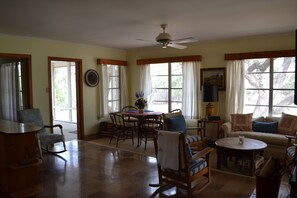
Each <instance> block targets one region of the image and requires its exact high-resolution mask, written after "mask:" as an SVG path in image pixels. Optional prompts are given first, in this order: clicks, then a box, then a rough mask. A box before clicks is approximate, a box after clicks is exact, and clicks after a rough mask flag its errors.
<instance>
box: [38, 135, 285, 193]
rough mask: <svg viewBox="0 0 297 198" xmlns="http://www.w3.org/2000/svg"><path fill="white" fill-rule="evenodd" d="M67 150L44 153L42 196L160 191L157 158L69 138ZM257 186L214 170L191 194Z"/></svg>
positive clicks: (249, 190)
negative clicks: (209, 179)
mask: <svg viewBox="0 0 297 198" xmlns="http://www.w3.org/2000/svg"><path fill="white" fill-rule="evenodd" d="M67 150H68V151H67V152H64V153H61V154H60V155H59V156H60V157H57V156H54V155H48V154H45V155H44V161H43V162H44V163H43V165H42V168H41V171H40V180H41V181H42V183H43V186H44V192H43V193H42V194H40V195H38V196H37V197H38V198H55V197H63V198H68V197H69V198H84V197H90V198H92V197H94V198H95V197H96V198H97V197H98V198H117V197H121V198H126V197H127V198H134V197H135V198H142V197H144V198H145V197H150V196H151V195H152V194H153V193H154V191H155V190H156V188H153V187H150V186H149V184H150V183H157V166H156V159H155V158H154V157H149V156H145V155H141V154H135V153H130V152H126V151H121V150H117V149H114V148H108V147H104V146H100V145H98V144H95V143H91V142H88V141H80V140H79V141H78V140H72V141H67ZM254 188H255V179H254V178H252V177H247V176H238V175H234V174H226V173H223V172H219V171H214V170H213V171H212V182H211V184H210V185H209V186H208V187H207V188H206V189H204V190H203V191H201V192H200V193H193V195H192V196H190V197H199V198H213V197H222V198H225V197H226V198H244V197H246V198H248V197H250V195H251V194H252V192H253V190H254ZM286 192H287V191H286ZM183 193H184V192H179V196H177V195H176V190H175V189H171V190H169V191H167V192H166V194H167V195H168V196H167V197H186V196H182V194H183ZM155 197H157V198H158V197H160V196H159V195H156V196H155Z"/></svg>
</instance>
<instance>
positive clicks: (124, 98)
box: [120, 66, 129, 107]
mask: <svg viewBox="0 0 297 198" xmlns="http://www.w3.org/2000/svg"><path fill="white" fill-rule="evenodd" d="M120 78H121V79H120V81H121V83H120V84H121V107H124V106H127V105H128V104H129V102H128V82H127V67H126V66H120Z"/></svg>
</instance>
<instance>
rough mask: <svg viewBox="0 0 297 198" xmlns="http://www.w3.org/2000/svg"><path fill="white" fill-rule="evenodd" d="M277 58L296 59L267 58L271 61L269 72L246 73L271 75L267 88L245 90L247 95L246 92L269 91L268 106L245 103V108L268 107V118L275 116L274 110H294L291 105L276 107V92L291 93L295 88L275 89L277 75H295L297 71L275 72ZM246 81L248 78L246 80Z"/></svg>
mask: <svg viewBox="0 0 297 198" xmlns="http://www.w3.org/2000/svg"><path fill="white" fill-rule="evenodd" d="M277 58H294V57H275V58H265V59H267V60H268V61H269V71H265V72H249V73H246V75H249V74H268V75H269V83H268V87H267V88H245V93H246V91H261V90H262V91H268V104H252V103H248V102H247V101H245V103H244V106H250V107H255V108H256V107H267V108H268V116H275V115H274V111H273V109H274V108H277V107H279V108H294V107H293V106H291V105H274V97H273V95H274V93H275V91H291V92H294V87H293V88H275V87H274V82H275V77H274V76H275V74H277V73H286V74H292V73H293V74H295V71H287V72H280V71H275V69H274V67H275V60H276V59H277ZM245 60H257V59H245ZM245 79H246V78H245ZM292 102H293V101H292Z"/></svg>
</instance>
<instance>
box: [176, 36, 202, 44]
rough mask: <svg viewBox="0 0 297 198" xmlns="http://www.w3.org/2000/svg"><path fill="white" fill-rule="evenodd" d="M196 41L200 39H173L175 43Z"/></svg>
mask: <svg viewBox="0 0 297 198" xmlns="http://www.w3.org/2000/svg"><path fill="white" fill-rule="evenodd" d="M196 41H198V40H197V39H195V38H194V37H188V38H182V39H176V40H173V42H175V43H190V42H196Z"/></svg>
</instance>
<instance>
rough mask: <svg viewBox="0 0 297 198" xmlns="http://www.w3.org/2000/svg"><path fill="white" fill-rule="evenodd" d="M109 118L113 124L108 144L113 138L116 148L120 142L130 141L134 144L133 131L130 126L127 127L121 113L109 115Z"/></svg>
mask: <svg viewBox="0 0 297 198" xmlns="http://www.w3.org/2000/svg"><path fill="white" fill-rule="evenodd" d="M109 116H110V118H111V121H112V124H113V132H112V135H111V137H110V140H109V144H110V143H111V141H112V139H113V138H116V140H117V143H116V147H118V144H119V141H120V140H126V139H132V144H134V129H133V127H131V126H127V124H126V123H125V120H124V117H123V116H122V115H121V113H109Z"/></svg>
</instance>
